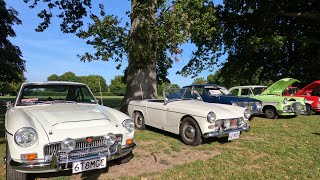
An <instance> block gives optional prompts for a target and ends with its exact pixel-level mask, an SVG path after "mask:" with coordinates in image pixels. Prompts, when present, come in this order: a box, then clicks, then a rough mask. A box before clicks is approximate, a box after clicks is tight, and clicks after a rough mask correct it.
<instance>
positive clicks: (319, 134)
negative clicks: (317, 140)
mask: <svg viewBox="0 0 320 180" xmlns="http://www.w3.org/2000/svg"><path fill="white" fill-rule="evenodd" d="M311 134H314V135H318V136H320V133H311Z"/></svg>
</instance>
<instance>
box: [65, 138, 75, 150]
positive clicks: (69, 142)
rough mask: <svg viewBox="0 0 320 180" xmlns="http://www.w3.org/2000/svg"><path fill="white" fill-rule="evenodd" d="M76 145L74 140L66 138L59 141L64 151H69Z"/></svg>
mask: <svg viewBox="0 0 320 180" xmlns="http://www.w3.org/2000/svg"><path fill="white" fill-rule="evenodd" d="M75 147H76V140H74V139H71V138H67V139H65V140H63V141H62V143H61V150H62V151H64V152H71V151H72V150H74V148H75Z"/></svg>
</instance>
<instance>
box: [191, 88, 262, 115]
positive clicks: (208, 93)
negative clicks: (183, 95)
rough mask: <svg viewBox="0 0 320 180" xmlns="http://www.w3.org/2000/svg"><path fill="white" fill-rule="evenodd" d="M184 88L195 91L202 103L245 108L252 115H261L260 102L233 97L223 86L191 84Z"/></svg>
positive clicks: (247, 98)
mask: <svg viewBox="0 0 320 180" xmlns="http://www.w3.org/2000/svg"><path fill="white" fill-rule="evenodd" d="M185 88H192V89H194V90H196V91H197V92H198V93H199V94H200V96H201V98H202V99H203V101H205V102H208V103H220V104H230V105H234V106H240V107H245V108H247V109H249V110H251V111H252V113H253V115H258V114H261V113H262V102H261V101H260V100H256V99H253V98H249V97H237V96H234V95H232V94H231V93H230V92H229V91H228V90H227V89H226V88H225V87H224V86H220V85H216V84H192V85H189V86H185ZM250 120H251V119H250Z"/></svg>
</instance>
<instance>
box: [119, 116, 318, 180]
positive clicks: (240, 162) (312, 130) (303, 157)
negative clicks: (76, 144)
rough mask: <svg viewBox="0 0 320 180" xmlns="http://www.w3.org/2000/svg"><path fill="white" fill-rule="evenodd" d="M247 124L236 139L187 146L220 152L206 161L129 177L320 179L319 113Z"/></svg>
mask: <svg viewBox="0 0 320 180" xmlns="http://www.w3.org/2000/svg"><path fill="white" fill-rule="evenodd" d="M251 126H252V128H251V130H250V132H245V133H242V135H241V137H240V139H239V140H236V141H232V142H227V143H220V142H219V141H215V140H214V139H213V140H209V141H207V143H206V144H203V145H200V146H197V147H191V148H193V149H194V150H195V151H196V150H200V151H201V150H206V151H216V150H219V151H220V152H222V154H220V155H218V156H214V157H212V158H211V159H209V160H207V161H195V162H193V163H189V164H184V165H179V166H175V167H174V168H171V169H168V170H165V171H162V172H160V173H147V174H143V175H140V176H138V177H134V178H133V179H142V178H147V179H149V178H152V179H169V178H170V179H193V178H197V179H212V178H214V179H320V156H319V152H320V141H319V139H320V129H319V127H320V117H319V115H314V116H298V117H296V118H292V119H277V120H269V119H264V118H255V120H254V121H252V123H251ZM139 133H140V132H139ZM141 133H142V135H137V136H136V138H140V137H144V138H148V141H151V140H152V137H157V138H154V141H158V140H157V139H159V138H163V137H166V138H171V137H168V136H163V135H162V134H159V135H158V136H155V135H151V136H149V135H148V134H149V132H148V131H147V132H141ZM137 134H138V133H137ZM139 140H140V141H143V139H139ZM168 141H169V139H168ZM182 146H183V145H182ZM139 148H140V147H139ZM148 148H149V149H150V148H151V147H148ZM190 158H192V157H190ZM124 179H131V177H130V178H129V177H124Z"/></svg>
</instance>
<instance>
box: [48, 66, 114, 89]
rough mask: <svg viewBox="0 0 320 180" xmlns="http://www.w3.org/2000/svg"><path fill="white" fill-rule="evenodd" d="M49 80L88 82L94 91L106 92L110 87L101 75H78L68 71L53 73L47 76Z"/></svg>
mask: <svg viewBox="0 0 320 180" xmlns="http://www.w3.org/2000/svg"><path fill="white" fill-rule="evenodd" d="M47 80H48V81H70V82H81V83H85V84H87V85H88V86H89V87H90V89H91V91H92V92H93V93H96V92H100V87H101V91H102V92H106V91H107V89H108V86H107V83H106V80H105V79H104V78H103V77H102V76H99V75H88V76H76V75H75V74H74V73H73V72H71V71H68V72H65V73H64V74H62V75H61V76H58V75H56V74H52V75H50V76H49V77H48V78H47Z"/></svg>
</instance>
